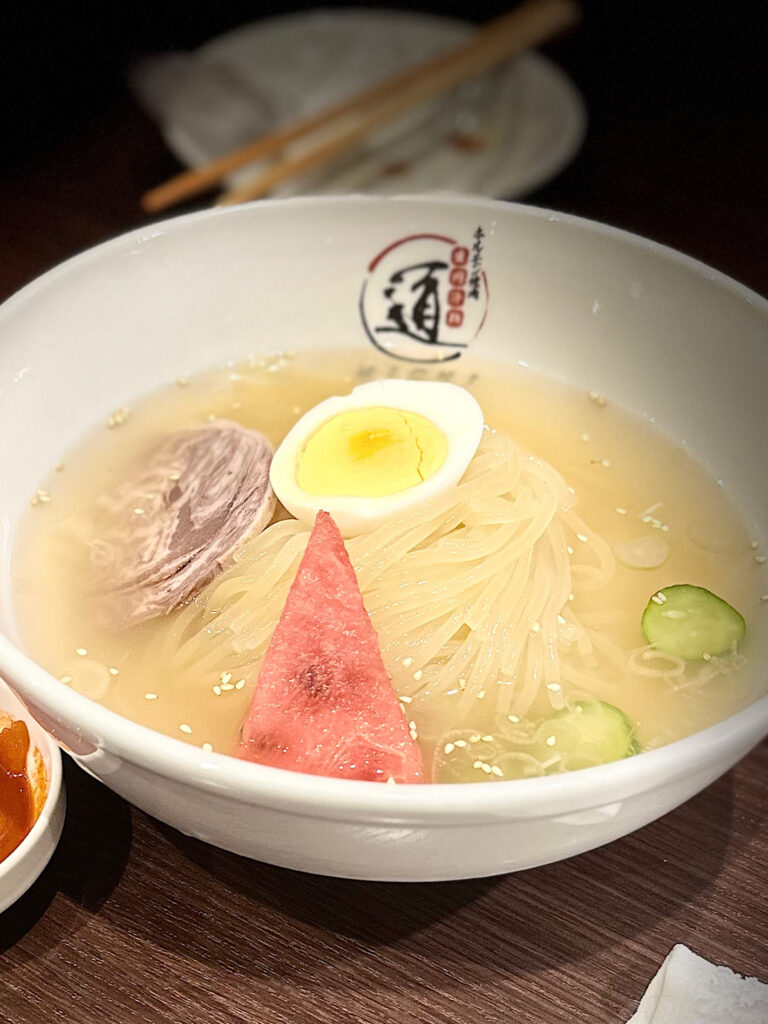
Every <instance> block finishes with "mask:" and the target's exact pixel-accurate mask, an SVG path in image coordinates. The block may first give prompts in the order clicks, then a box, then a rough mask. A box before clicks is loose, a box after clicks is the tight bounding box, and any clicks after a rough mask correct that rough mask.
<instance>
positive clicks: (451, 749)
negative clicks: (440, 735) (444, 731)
mask: <svg viewBox="0 0 768 1024" xmlns="http://www.w3.org/2000/svg"><path fill="white" fill-rule="evenodd" d="M455 749H456V748H455V746H454V745H453V743H446V744H445V746H444V747H443V753H444V754H452V753H453V752H454V750H455Z"/></svg>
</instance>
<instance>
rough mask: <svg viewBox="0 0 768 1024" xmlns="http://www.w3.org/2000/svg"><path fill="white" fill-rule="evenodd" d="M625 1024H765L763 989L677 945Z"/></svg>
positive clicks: (766, 992) (766, 991) (767, 1002)
mask: <svg viewBox="0 0 768 1024" xmlns="http://www.w3.org/2000/svg"><path fill="white" fill-rule="evenodd" d="M627 1024H768V985H765V984H763V983H762V982H761V981H758V980H757V978H742V976H741V975H740V974H736V973H735V972H734V971H732V970H730V969H729V968H728V967H716V966H715V965H714V964H711V963H710V962H709V961H708V960H705V959H704V958H703V957H700V956H697V955H696V954H695V953H692V952H691V950H690V949H688V947H687V946H682V945H677V946H675V947H674V948H673V949H672V952H671V953H670V954H669V956H668V957H667V958H666V960H665V961H664V963H663V964H662V965H661V967H660V968H659V971H658V973H657V974H656V976H655V977H654V979H653V981H652V982H651V983H650V985H649V986H648V988H647V989H646V991H645V995H644V996H643V998H642V999H641V1000H640V1005H639V1006H638V1008H637V1012H636V1013H635V1014H634V1016H633V1017H631V1018H630V1019H629V1020H628V1021H627Z"/></svg>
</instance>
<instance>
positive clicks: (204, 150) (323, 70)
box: [137, 10, 586, 198]
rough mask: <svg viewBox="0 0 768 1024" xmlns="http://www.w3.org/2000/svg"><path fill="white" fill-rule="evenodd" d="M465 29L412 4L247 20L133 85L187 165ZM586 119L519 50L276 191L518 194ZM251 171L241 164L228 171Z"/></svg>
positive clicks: (541, 175) (551, 169)
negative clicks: (358, 149) (341, 160)
mask: <svg viewBox="0 0 768 1024" xmlns="http://www.w3.org/2000/svg"><path fill="white" fill-rule="evenodd" d="M472 31H473V28H472V26H470V25H468V24H467V23H465V22H461V21H456V20H453V19H448V18H440V17H435V16H432V15H426V14H417V13H413V12H408V11H384V10H336V11H312V12H306V13H299V14H294V15H288V16H285V17H278V18H273V19H269V20H267V21H262V22H257V23H255V24H252V25H247V26H245V27H243V28H241V29H238V30H236V31H234V32H231V33H229V34H227V35H224V36H221V37H220V38H218V39H215V40H213V41H212V42H210V43H208V44H206V45H205V46H204V47H202V48H201V49H200V50H198V51H197V53H196V54H195V55H194V56H193V57H191V58H183V57H179V56H177V57H175V58H174V57H172V58H170V59H169V58H161V60H160V61H159V62H155V64H154V66H153V67H151V68H150V69H149V70H150V74H149V75H148V76H146V75H144V74H143V73H142V72H140V73H139V75H138V76H137V77H138V82H137V84H138V87H139V91H140V92H141V93H143V94H144V97H145V100H146V101H147V102H148V104H149V105H150V106H151V107H153V108H154V111H155V113H156V114H157V115H158V116H159V118H160V120H161V123H162V127H163V132H164V135H165V138H166V141H167V142H168V145H169V146H170V148H171V149H172V150H173V152H174V153H175V154H176V155H177V156H178V157H179V158H180V159H181V160H182V161H183V162H184V163H186V164H187V165H188V166H196V165H199V164H200V163H203V162H205V161H207V160H210V159H211V158H213V157H214V156H216V155H217V154H218V153H220V152H222V151H224V150H227V149H231V148H234V147H235V146H237V145H240V144H242V143H243V142H245V141H248V140H249V139H251V138H254V137H256V136H258V135H260V134H263V133H264V132H266V131H268V130H270V128H272V127H273V126H274V125H276V124H278V123H280V122H285V121H290V120H292V119H293V118H295V117H297V116H299V115H304V114H308V113H310V112H312V111H315V110H320V109H322V108H324V107H327V106H329V105H331V104H333V103H334V102H335V101H336V100H338V99H340V98H341V97H342V96H344V95H348V94H350V93H353V92H355V91H358V90H360V89H362V88H364V87H365V86H366V85H368V84H371V83H373V82H375V81H377V80H380V79H382V78H385V77H387V76H388V75H391V74H393V73H395V72H396V71H398V70H400V69H402V68H404V67H407V66H409V65H412V64H414V63H416V62H418V61H420V60H423V59H425V58H427V57H428V56H429V55H431V54H433V53H436V52H439V51H440V50H444V49H446V48H447V47H450V46H451V45H453V44H455V43H457V42H459V41H460V40H461V39H463V38H464V37H465V36H467V35H468V34H469V33H470V32H472ZM158 67H159V68H160V69H161V74H160V75H159V76H158V75H157V70H158ZM145 70H146V69H145ZM152 76H154V80H153V81H152V83H151V84H150V86H149V89H148V90H147V88H146V84H147V78H148V77H152ZM148 93H149V95H148ZM585 126H586V114H585V108H584V103H583V101H582V99H581V96H580V95H579V93H578V91H577V90H576V88H575V87H574V86H573V84H572V83H571V81H570V80H569V79H568V78H567V77H566V76H565V75H564V74H563V72H562V71H560V70H559V69H558V68H557V67H556V66H555V65H554V64H552V62H551V61H549V60H547V59H546V58H545V57H542V56H541V55H539V54H536V53H528V54H525V55H523V56H521V57H519V58H518V59H517V60H516V61H514V62H512V63H510V64H508V65H506V66H505V67H503V68H501V69H500V70H499V71H497V72H495V73H494V74H493V75H490V76H487V77H485V78H484V79H481V80H478V81H476V82H475V83H468V84H467V85H465V86H463V87H462V88H461V89H460V90H458V91H457V92H456V93H453V94H452V95H451V96H450V97H447V98H446V99H445V100H443V101H441V102H435V103H432V104H429V105H428V106H426V107H425V108H422V110H421V111H420V112H418V113H416V114H414V115H410V116H409V117H408V119H407V121H406V120H405V119H403V120H401V121H399V122H398V124H397V125H393V127H391V128H388V129H387V130H386V131H382V132H378V133H377V134H376V135H375V136H374V137H373V138H372V139H371V141H370V143H369V145H368V146H367V147H366V149H365V151H364V152H363V153H361V154H359V155H358V156H357V157H356V158H355V159H354V160H351V161H350V162H348V163H346V164H344V165H343V166H339V167H336V168H333V169H332V170H331V171H330V172H329V173H326V174H325V175H324V176H322V177H317V176H315V177H311V178H309V177H306V178H303V179H301V180H296V181H293V182H291V183H290V185H286V186H283V188H282V189H281V190H280V191H278V192H276V193H275V194H276V195H283V196H285V195H292V194H297V193H301V192H312V193H314V194H318V193H341V192H353V191H358V192H360V191H365V192H370V193H376V194H394V193H402V192H422V191H432V192H434V191H435V190H450V191H460V192H474V193H479V194H485V195H489V196H495V197H499V198H513V197H519V196H521V195H523V194H524V193H526V192H529V191H531V190H532V189H534V188H536V187H538V186H540V185H542V184H544V183H545V182H546V181H548V180H549V179H551V178H552V177H553V176H554V175H555V174H557V173H558V171H560V170H561V169H562V168H563V167H564V166H565V165H566V164H567V163H569V162H570V160H571V159H572V158H573V157H574V155H575V154H576V152H577V151H578V149H579V147H580V146H581V143H582V140H583V138H584V132H585ZM457 130H462V131H464V132H465V133H468V134H473V133H475V134H477V135H479V136H481V137H482V138H483V139H484V140H485V144H484V146H483V147H482V148H480V149H474V150H465V149H461V148H458V147H457V146H456V145H455V144H454V143H452V142H451V141H450V138H449V137H450V136H451V135H452V134H453V133H455V132H456V131H457ZM253 173H254V169H253V168H250V169H249V170H248V171H247V172H241V173H240V174H239V175H236V176H235V177H234V178H233V181H234V182H236V183H240V182H242V181H243V180H244V179H245V178H246V177H247V176H249V175H252V174H253Z"/></svg>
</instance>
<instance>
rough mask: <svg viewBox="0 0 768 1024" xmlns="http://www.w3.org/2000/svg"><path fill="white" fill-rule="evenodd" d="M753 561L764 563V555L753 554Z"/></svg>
mask: <svg viewBox="0 0 768 1024" xmlns="http://www.w3.org/2000/svg"><path fill="white" fill-rule="evenodd" d="M755 561H756V562H757V564H758V565H765V555H755Z"/></svg>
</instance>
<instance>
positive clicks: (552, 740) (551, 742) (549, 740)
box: [544, 736, 557, 747]
mask: <svg viewBox="0 0 768 1024" xmlns="http://www.w3.org/2000/svg"><path fill="white" fill-rule="evenodd" d="M544 742H545V743H546V744H547V746H548V747H554V745H555V743H557V740H556V739H555V737H554V736H547V738H546V739H545V740H544Z"/></svg>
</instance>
